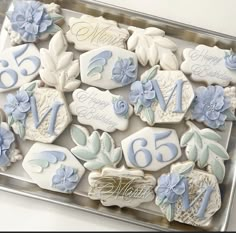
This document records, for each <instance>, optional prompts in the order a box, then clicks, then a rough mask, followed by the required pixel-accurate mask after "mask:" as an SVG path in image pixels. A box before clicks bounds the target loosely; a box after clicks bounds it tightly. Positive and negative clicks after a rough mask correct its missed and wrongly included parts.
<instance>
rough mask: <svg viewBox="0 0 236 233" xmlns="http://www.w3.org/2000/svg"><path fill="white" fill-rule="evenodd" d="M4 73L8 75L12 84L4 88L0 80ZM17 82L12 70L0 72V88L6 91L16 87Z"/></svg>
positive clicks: (15, 74)
mask: <svg viewBox="0 0 236 233" xmlns="http://www.w3.org/2000/svg"><path fill="white" fill-rule="evenodd" d="M4 73H6V74H8V75H9V76H10V77H11V79H12V83H11V84H10V85H8V86H6V85H5V84H4V83H3V82H2V80H1V77H2V75H3V74H4ZM17 81H18V74H17V73H16V71H14V70H12V69H5V70H2V71H1V72H0V88H2V89H8V88H11V87H14V86H15V85H16V83H17Z"/></svg>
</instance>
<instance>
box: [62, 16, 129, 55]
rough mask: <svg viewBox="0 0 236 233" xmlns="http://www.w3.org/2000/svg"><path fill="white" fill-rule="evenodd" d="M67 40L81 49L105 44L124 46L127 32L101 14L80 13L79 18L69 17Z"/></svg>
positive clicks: (84, 49)
mask: <svg viewBox="0 0 236 233" xmlns="http://www.w3.org/2000/svg"><path fill="white" fill-rule="evenodd" d="M69 27H70V29H69V31H68V32H67V33H66V37H67V40H68V41H69V42H71V43H74V44H75V48H76V49H78V50H82V51H87V50H92V49H96V48H99V47H102V46H106V45H112V46H116V47H119V48H126V40H127V39H128V38H129V32H128V31H127V30H126V29H124V28H119V27H118V25H117V22H115V21H113V20H107V19H104V18H103V17H102V16H100V17H93V16H90V15H82V16H81V17H80V18H74V17H72V18H70V19H69Z"/></svg>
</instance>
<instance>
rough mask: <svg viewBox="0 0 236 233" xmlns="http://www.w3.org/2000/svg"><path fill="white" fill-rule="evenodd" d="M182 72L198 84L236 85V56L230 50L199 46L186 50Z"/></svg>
mask: <svg viewBox="0 0 236 233" xmlns="http://www.w3.org/2000/svg"><path fill="white" fill-rule="evenodd" d="M183 56H184V59H185V61H184V62H183V63H182V64H181V70H182V71H183V72H184V73H186V74H189V75H191V79H192V80H193V81H196V82H205V83H207V84H208V85H210V84H218V85H220V86H224V87H225V86H228V85H229V83H234V84H235V83H236V71H235V69H236V56H235V54H234V53H233V52H232V51H230V50H223V49H220V48H218V47H216V46H215V47H208V46H206V45H198V46H197V47H196V48H194V49H190V48H187V49H184V52H183Z"/></svg>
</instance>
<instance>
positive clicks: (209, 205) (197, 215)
mask: <svg viewBox="0 0 236 233" xmlns="http://www.w3.org/2000/svg"><path fill="white" fill-rule="evenodd" d="M155 192H156V204H157V205H158V206H159V207H160V209H161V211H162V212H163V213H164V214H165V216H166V218H167V219H168V221H173V220H175V221H178V222H182V223H185V224H189V225H193V226H205V225H207V224H208V223H209V221H210V220H211V218H212V216H213V215H214V214H215V213H216V212H217V211H218V210H219V209H220V207H221V194H220V189H219V185H218V182H217V179H216V177H215V176H214V175H212V174H208V173H207V172H205V171H201V170H198V169H194V163H193V162H183V163H177V164H173V165H172V166H171V170H170V173H168V174H162V175H161V176H160V177H159V179H158V185H157V187H156V189H155Z"/></svg>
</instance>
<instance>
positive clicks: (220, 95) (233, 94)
mask: <svg viewBox="0 0 236 233" xmlns="http://www.w3.org/2000/svg"><path fill="white" fill-rule="evenodd" d="M235 108H236V91H235V87H227V88H225V89H224V88H223V87H221V86H219V85H216V86H212V85H211V86H208V87H203V86H201V87H198V88H197V89H196V90H195V99H194V101H193V103H192V105H191V108H190V114H189V116H188V118H190V119H192V120H196V121H198V122H203V123H204V124H205V125H206V126H207V127H209V128H212V129H224V125H225V121H232V120H236V117H235V115H234V112H235Z"/></svg>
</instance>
